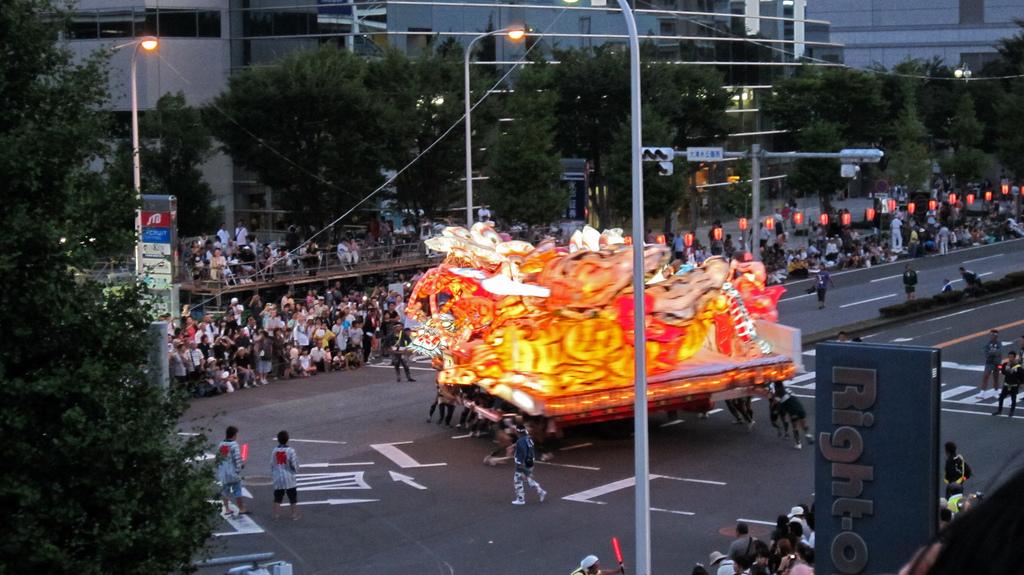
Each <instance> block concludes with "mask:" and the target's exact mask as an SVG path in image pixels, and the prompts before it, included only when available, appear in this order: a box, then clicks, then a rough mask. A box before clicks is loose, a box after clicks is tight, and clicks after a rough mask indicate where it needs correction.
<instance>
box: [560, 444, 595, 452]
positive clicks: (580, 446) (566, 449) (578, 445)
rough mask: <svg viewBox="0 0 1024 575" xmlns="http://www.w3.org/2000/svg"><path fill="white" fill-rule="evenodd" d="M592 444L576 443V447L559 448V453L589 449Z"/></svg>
mask: <svg viewBox="0 0 1024 575" xmlns="http://www.w3.org/2000/svg"><path fill="white" fill-rule="evenodd" d="M591 445H594V444H593V443H577V444H576V445H567V446H565V447H559V448H558V450H559V451H572V450H573V449H580V448H582V447H590V446H591Z"/></svg>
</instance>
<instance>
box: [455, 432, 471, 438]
mask: <svg viewBox="0 0 1024 575" xmlns="http://www.w3.org/2000/svg"><path fill="white" fill-rule="evenodd" d="M467 437H473V434H472V433H467V434H465V435H453V436H452V439H465V438H467Z"/></svg>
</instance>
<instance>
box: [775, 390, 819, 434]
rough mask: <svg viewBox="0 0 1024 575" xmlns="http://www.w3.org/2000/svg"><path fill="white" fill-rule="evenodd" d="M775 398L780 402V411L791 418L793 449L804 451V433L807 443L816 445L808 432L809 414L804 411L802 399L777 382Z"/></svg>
mask: <svg viewBox="0 0 1024 575" xmlns="http://www.w3.org/2000/svg"><path fill="white" fill-rule="evenodd" d="M774 387H775V397H776V398H777V399H778V401H779V409H780V411H781V412H782V414H783V415H784V416H789V420H790V422H791V423H792V427H793V440H794V442H795V443H794V445H793V447H795V448H797V449H803V447H804V446H803V444H802V443H801V442H800V432H801V431H803V433H804V437H806V438H807V443H809V444H811V445H813V444H814V436H813V435H811V433H810V432H809V431H808V430H807V412H806V411H805V410H804V406H803V404H802V403H800V399H799V398H798V397H795V396H794V395H793V394H792V393H790V392H789V390H788V389H786V385H785V384H784V383H782V382H781V381H776V382H775V384H774Z"/></svg>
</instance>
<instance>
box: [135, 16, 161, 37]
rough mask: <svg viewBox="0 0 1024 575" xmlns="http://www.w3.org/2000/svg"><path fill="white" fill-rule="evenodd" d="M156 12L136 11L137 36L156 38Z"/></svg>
mask: <svg viewBox="0 0 1024 575" xmlns="http://www.w3.org/2000/svg"><path fill="white" fill-rule="evenodd" d="M156 35H157V23H156V10H136V11H135V36H156Z"/></svg>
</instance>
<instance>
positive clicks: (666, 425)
mask: <svg viewBox="0 0 1024 575" xmlns="http://www.w3.org/2000/svg"><path fill="white" fill-rule="evenodd" d="M680 423H685V420H682V419H673V420H672V421H666V422H665V423H662V424H661V425H659V426H658V427H672V426H673V425H679V424H680Z"/></svg>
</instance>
